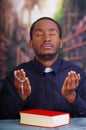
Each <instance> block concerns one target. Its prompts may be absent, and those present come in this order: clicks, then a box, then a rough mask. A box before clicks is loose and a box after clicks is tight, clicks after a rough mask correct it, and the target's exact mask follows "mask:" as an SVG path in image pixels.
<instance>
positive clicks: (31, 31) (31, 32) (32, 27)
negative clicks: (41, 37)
mask: <svg viewBox="0 0 86 130" xmlns="http://www.w3.org/2000/svg"><path fill="white" fill-rule="evenodd" d="M43 19H48V20H51V21H53V22H54V23H55V24H56V25H57V28H58V29H59V37H60V38H61V37H62V32H61V27H60V25H59V23H58V22H57V21H55V20H54V19H52V18H50V17H41V18H39V19H37V20H36V21H35V22H34V23H33V24H32V26H31V28H30V39H31V40H32V34H33V30H34V26H35V24H36V23H37V22H38V21H40V20H43Z"/></svg>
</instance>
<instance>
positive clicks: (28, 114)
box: [20, 109, 70, 127]
mask: <svg viewBox="0 0 86 130" xmlns="http://www.w3.org/2000/svg"><path fill="white" fill-rule="evenodd" d="M69 123H70V114H69V113H67V112H58V111H52V110H42V109H31V110H23V111H20V124H23V125H30V126H39V127H58V126H62V125H67V124H69Z"/></svg>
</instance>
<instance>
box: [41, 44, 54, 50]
mask: <svg viewBox="0 0 86 130" xmlns="http://www.w3.org/2000/svg"><path fill="white" fill-rule="evenodd" d="M42 48H44V49H52V48H53V46H52V45H51V44H50V43H45V44H43V45H42Z"/></svg>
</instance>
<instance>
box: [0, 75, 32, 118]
mask: <svg viewBox="0 0 86 130" xmlns="http://www.w3.org/2000/svg"><path fill="white" fill-rule="evenodd" d="M14 79H15V78H14V74H13V73H11V75H9V76H7V78H6V79H5V81H4V84H3V86H2V89H1V91H0V119H14V118H19V111H20V110H22V109H23V108H24V106H25V105H26V102H27V100H25V99H26V98H27V96H28V95H26V90H27V89H26V85H27V78H26V80H25V83H24V91H25V93H24V95H23V96H24V97H22V95H21V89H20V85H21V83H20V82H18V81H17V79H15V80H14ZM14 81H15V84H16V85H18V86H16V87H15V85H14ZM27 87H28V86H27ZM30 92H31V91H29V92H28V94H30Z"/></svg>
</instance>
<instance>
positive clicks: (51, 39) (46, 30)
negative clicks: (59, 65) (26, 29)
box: [30, 19, 60, 60]
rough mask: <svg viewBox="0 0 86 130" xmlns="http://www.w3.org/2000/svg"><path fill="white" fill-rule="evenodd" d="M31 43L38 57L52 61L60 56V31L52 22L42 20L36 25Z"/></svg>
mask: <svg viewBox="0 0 86 130" xmlns="http://www.w3.org/2000/svg"><path fill="white" fill-rule="evenodd" d="M32 36H33V37H32V40H31V42H30V44H31V46H32V48H33V50H34V52H35V54H36V57H38V58H39V59H40V58H41V59H42V60H50V59H52V58H53V57H55V56H57V55H58V50H59V48H60V38H59V29H58V27H57V25H56V24H55V23H54V22H53V21H51V20H46V19H44V20H40V21H38V22H37V23H36V24H35V27H34V31H33V34H32Z"/></svg>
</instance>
